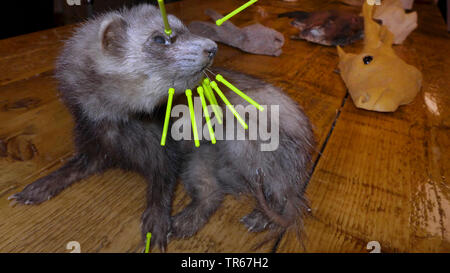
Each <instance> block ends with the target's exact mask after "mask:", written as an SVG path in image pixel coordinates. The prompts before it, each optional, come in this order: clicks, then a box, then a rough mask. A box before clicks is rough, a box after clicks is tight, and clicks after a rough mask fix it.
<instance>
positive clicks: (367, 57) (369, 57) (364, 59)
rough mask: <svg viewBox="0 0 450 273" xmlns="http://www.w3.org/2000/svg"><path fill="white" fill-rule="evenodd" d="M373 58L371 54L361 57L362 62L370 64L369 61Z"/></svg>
mask: <svg viewBox="0 0 450 273" xmlns="http://www.w3.org/2000/svg"><path fill="white" fill-rule="evenodd" d="M372 60H373V57H372V56H365V57H364V58H363V62H364V64H370V62H371V61H372Z"/></svg>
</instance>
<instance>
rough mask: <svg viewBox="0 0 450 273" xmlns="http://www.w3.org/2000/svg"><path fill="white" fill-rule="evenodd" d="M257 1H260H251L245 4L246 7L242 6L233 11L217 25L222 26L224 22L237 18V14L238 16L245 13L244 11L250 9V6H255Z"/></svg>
mask: <svg viewBox="0 0 450 273" xmlns="http://www.w3.org/2000/svg"><path fill="white" fill-rule="evenodd" d="M256 1H258V0H250V1H248V2H247V3H245V4H244V5H242V6H240V7H239V8H237V9H235V10H233V11H232V12H230V14H228V15H227V16H225V17H223V18H221V19H219V20H217V21H216V25H218V26H220V25H222V24H223V22H225V21H226V20H228V19H230V18H231V17H233V16H235V15H236V14H238V13H239V12H241V11H243V10H244V9H246V8H248V7H249V6H250V5H253V4H254V3H256Z"/></svg>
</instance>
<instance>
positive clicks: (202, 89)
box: [158, 0, 264, 147]
mask: <svg viewBox="0 0 450 273" xmlns="http://www.w3.org/2000/svg"><path fill="white" fill-rule="evenodd" d="M256 1H258V0H250V1H248V2H247V3H246V4H244V5H242V6H241V7H239V8H237V9H236V10H234V11H232V12H231V13H230V14H228V15H227V16H225V17H223V18H221V19H219V20H217V21H216V24H217V25H218V26H220V25H222V24H223V22H225V21H226V20H228V19H230V18H231V17H233V16H234V15H236V14H238V13H239V12H241V11H242V10H244V9H246V8H247V7H249V6H250V5H252V4H254V3H255V2H256ZM158 5H159V10H160V11H161V16H162V18H163V22H164V33H165V34H166V35H167V36H169V37H170V35H172V29H171V28H170V25H169V20H168V19H167V13H166V7H165V5H164V0H158ZM216 80H217V81H218V82H221V83H222V84H223V85H225V86H226V87H228V88H229V89H231V90H232V91H234V92H235V93H236V94H238V95H239V96H241V97H242V98H243V99H245V100H246V101H247V102H248V103H250V104H252V105H254V106H255V107H256V108H257V109H258V110H260V111H263V110H264V108H263V107H262V106H261V105H259V104H258V103H257V102H256V101H254V100H253V99H251V98H250V97H249V96H247V95H246V94H245V93H244V92H242V91H241V90H239V89H238V88H236V87H235V86H234V85H232V84H231V83H229V82H228V81H227V80H225V79H224V77H222V76H221V75H220V74H217V75H216ZM214 91H215V93H217V95H218V96H219V97H220V98H221V99H222V101H223V102H224V103H225V105H226V106H227V107H228V109H229V110H230V111H231V112H232V113H233V115H234V116H235V117H236V119H237V120H238V121H239V123H240V124H241V125H242V127H244V129H248V125H247V123H245V121H244V119H243V118H242V117H241V116H240V115H239V114H238V112H237V111H236V109H234V107H233V105H231V103H230V102H229V101H228V99H227V98H226V97H225V95H224V94H223V93H222V91H221V90H220V88H219V86H218V85H217V83H216V82H215V81H210V80H209V79H208V78H205V79H204V80H203V81H202V83H201V84H200V86H198V87H197V93H198V95H199V96H200V100H201V102H202V108H203V113H204V115H205V119H206V124H207V125H208V130H209V135H210V137H211V142H212V143H213V144H215V143H216V138H215V136H214V129H213V127H212V125H211V119H210V116H209V112H208V109H207V104H206V100H208V102H209V104H210V105H211V106H212V109H213V112H214V116H215V118H216V119H217V122H218V123H219V124H222V122H223V121H222V118H223V116H222V111H220V107H219V104H218V103H217V99H216V96H215V94H214ZM174 94H175V89H173V88H169V96H168V100H167V109H166V116H165V119H164V127H163V133H162V137H161V146H164V145H166V138H167V131H168V129H169V120H170V113H171V111H172V101H173V95H174ZM185 94H186V97H187V101H188V107H189V112H190V117H191V124H192V133H193V134H194V142H195V146H196V147H199V146H200V141H199V138H198V131H197V124H196V121H195V114H194V106H193V102H192V90H190V89H186V91H185Z"/></svg>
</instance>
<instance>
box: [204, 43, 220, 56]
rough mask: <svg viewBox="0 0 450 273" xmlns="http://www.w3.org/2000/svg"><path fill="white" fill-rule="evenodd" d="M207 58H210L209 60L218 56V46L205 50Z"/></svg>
mask: <svg viewBox="0 0 450 273" xmlns="http://www.w3.org/2000/svg"><path fill="white" fill-rule="evenodd" d="M204 52H205V54H206V56H208V57H209V58H213V57H214V56H216V53H217V46H216V45H215V46H212V47H209V48H207V49H205V50H204Z"/></svg>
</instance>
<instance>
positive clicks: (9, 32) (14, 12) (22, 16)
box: [0, 0, 450, 39]
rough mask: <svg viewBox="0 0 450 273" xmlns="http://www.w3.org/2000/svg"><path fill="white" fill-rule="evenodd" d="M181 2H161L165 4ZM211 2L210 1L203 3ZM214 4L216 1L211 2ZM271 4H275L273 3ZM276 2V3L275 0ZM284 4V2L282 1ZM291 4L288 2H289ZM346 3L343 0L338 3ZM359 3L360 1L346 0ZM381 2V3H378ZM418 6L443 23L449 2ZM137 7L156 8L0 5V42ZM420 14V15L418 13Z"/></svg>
mask: <svg viewBox="0 0 450 273" xmlns="http://www.w3.org/2000/svg"><path fill="white" fill-rule="evenodd" d="M176 1H182V0H165V2H166V3H170V2H176ZM204 1H211V0H204ZM214 1H218V0H214ZM274 1H275V0H274ZM277 1H280V0H277ZM283 1H286V0H283ZM289 1H292V0H289ZM345 1H349V0H343V1H342V2H345ZM350 1H355V2H356V1H363V0H350ZM382 1H383V0H382ZM415 1H416V2H418V3H419V2H420V3H424V2H425V3H429V4H436V3H437V5H438V6H439V9H440V10H441V14H442V16H443V17H444V19H445V21H446V22H447V26H448V29H449V30H450V23H449V20H448V19H447V18H448V17H449V16H450V10H449V2H450V0H439V1H438V0H415ZM139 3H151V4H154V5H156V4H157V0H39V1H12V0H9V1H2V4H1V5H2V7H1V11H0V39H4V38H8V37H12V36H17V35H21V34H26V33H30V32H34V31H39V30H43V29H48V28H52V27H57V26H62V25H67V24H73V23H78V22H82V21H83V20H85V19H87V18H89V17H90V16H92V15H94V14H96V13H101V12H104V11H107V10H113V9H118V8H121V7H123V6H132V5H136V4H139ZM419 12H420V11H419Z"/></svg>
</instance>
